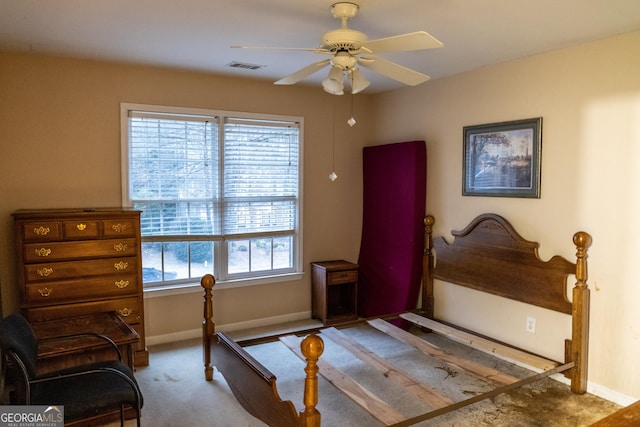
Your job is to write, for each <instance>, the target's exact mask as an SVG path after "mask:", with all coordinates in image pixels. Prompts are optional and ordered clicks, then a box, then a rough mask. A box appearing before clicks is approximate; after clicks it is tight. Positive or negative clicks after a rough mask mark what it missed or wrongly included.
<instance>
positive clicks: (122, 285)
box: [115, 280, 129, 289]
mask: <svg viewBox="0 0 640 427" xmlns="http://www.w3.org/2000/svg"><path fill="white" fill-rule="evenodd" d="M115 285H116V286H117V287H118V288H120V289H124V288H126V287H127V286H129V281H128V280H118V281H117V282H115Z"/></svg>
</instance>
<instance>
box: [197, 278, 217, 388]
mask: <svg viewBox="0 0 640 427" xmlns="http://www.w3.org/2000/svg"><path fill="white" fill-rule="evenodd" d="M215 284H216V279H215V277H213V276H212V275H211V274H205V275H204V276H203V277H202V279H200V285H201V286H202V287H203V288H204V320H203V321H202V347H203V348H202V350H203V353H204V377H205V379H206V380H207V381H211V380H213V367H212V366H211V339H212V338H213V335H214V334H215V332H216V325H215V323H214V322H213V303H212V290H213V286H214V285H215Z"/></svg>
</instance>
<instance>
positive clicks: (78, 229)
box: [62, 221, 100, 240]
mask: <svg viewBox="0 0 640 427" xmlns="http://www.w3.org/2000/svg"><path fill="white" fill-rule="evenodd" d="M62 230H63V235H64V238H65V240H75V239H97V238H98V237H100V221H64V222H63V223H62Z"/></svg>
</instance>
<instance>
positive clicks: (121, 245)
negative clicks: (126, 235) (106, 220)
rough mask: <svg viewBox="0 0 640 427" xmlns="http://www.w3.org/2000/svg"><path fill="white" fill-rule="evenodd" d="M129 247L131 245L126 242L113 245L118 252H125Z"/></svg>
mask: <svg viewBox="0 0 640 427" xmlns="http://www.w3.org/2000/svg"><path fill="white" fill-rule="evenodd" d="M128 248H129V246H127V245H126V244H125V243H118V244H117V245H113V249H115V251H116V252H124V251H126V250H127V249H128Z"/></svg>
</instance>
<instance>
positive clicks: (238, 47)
mask: <svg viewBox="0 0 640 427" xmlns="http://www.w3.org/2000/svg"><path fill="white" fill-rule="evenodd" d="M229 47H230V48H231V49H264V50H300V51H303V52H313V53H327V54H333V52H331V51H330V50H327V49H324V48H320V47H310V48H307V47H270V46H229Z"/></svg>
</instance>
